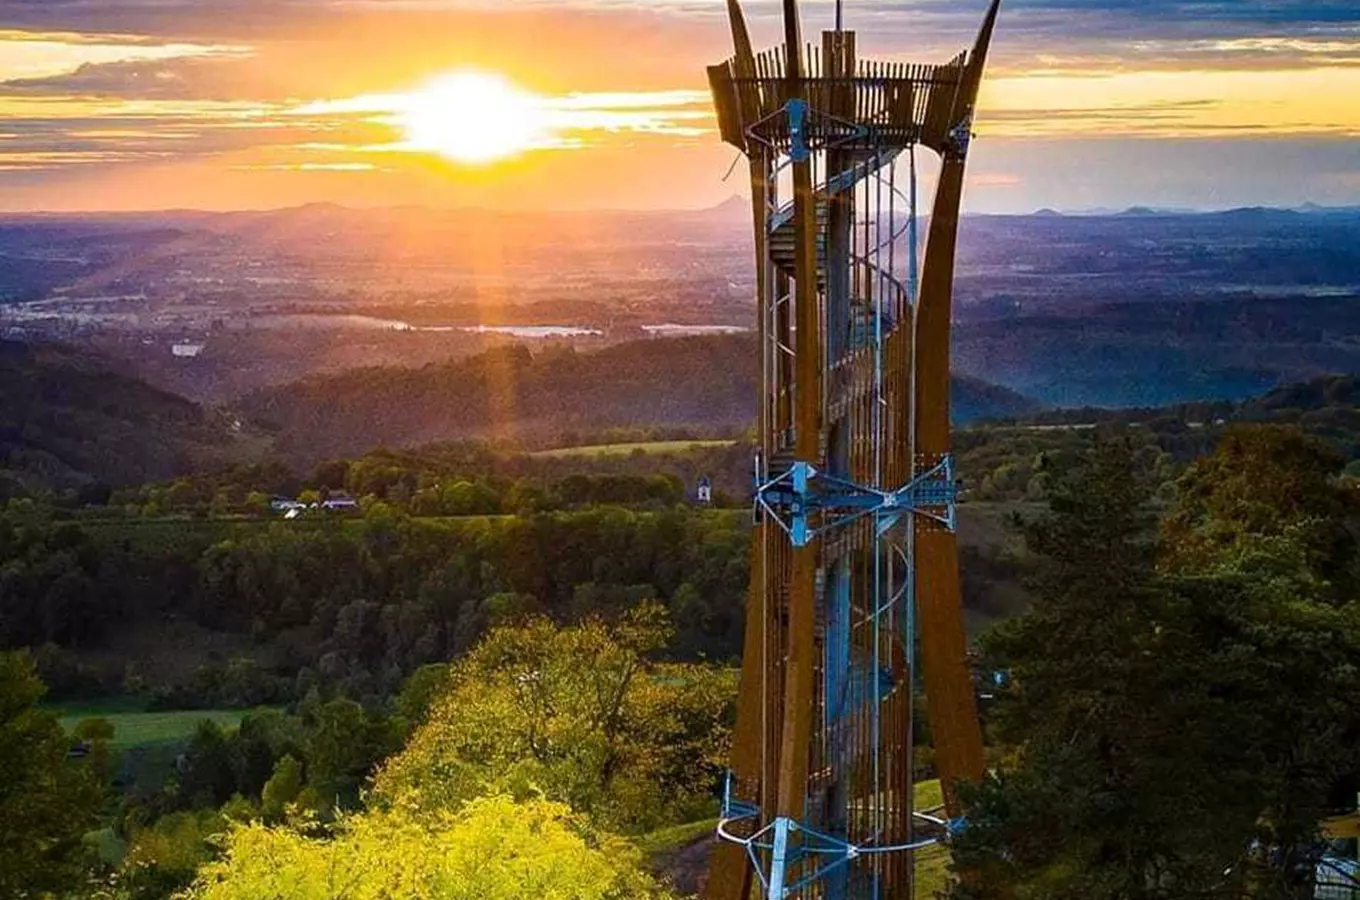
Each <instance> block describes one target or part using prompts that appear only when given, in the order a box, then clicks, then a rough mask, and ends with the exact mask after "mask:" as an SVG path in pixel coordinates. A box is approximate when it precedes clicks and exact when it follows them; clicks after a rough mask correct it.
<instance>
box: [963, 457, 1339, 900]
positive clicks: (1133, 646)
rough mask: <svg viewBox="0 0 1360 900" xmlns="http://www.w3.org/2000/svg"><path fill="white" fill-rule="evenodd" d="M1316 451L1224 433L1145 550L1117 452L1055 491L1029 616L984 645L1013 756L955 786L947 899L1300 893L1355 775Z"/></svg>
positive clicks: (1332, 546) (1135, 497)
mask: <svg viewBox="0 0 1360 900" xmlns="http://www.w3.org/2000/svg"><path fill="white" fill-rule="evenodd" d="M1331 464H1332V463H1331V462H1328V461H1327V455H1326V454H1325V453H1319V452H1317V450H1316V448H1310V447H1309V446H1308V445H1307V443H1306V442H1303V441H1302V440H1301V439H1300V438H1299V437H1298V436H1297V435H1296V434H1290V433H1288V432H1267V431H1261V430H1252V431H1250V432H1246V433H1244V436H1243V437H1241V438H1240V439H1233V440H1227V441H1225V442H1224V445H1223V446H1222V447H1221V448H1220V449H1219V451H1218V452H1217V453H1216V454H1215V455H1214V456H1212V457H1210V458H1208V459H1205V460H1202V461H1200V462H1199V463H1197V464H1196V465H1195V466H1194V467H1193V468H1192V470H1191V472H1190V473H1189V474H1188V475H1187V476H1186V479H1185V482H1184V483H1183V485H1182V490H1181V491H1180V503H1179V505H1178V506H1177V507H1175V508H1173V509H1172V510H1171V511H1170V512H1169V514H1168V516H1167V519H1166V522H1165V525H1164V529H1163V541H1162V544H1161V545H1160V546H1156V545H1154V544H1153V543H1152V541H1151V540H1150V539H1149V538H1150V531H1149V529H1148V528H1147V517H1146V515H1145V514H1144V513H1143V509H1144V508H1145V506H1146V503H1145V499H1146V496H1147V494H1146V488H1144V487H1142V486H1141V485H1140V484H1139V483H1138V481H1137V479H1136V478H1135V476H1134V475H1133V474H1132V473H1133V459H1132V457H1131V456H1129V455H1128V454H1127V453H1126V452H1123V451H1121V450H1120V449H1119V448H1116V447H1102V448H1098V449H1097V450H1096V452H1095V454H1094V455H1093V457H1092V458H1091V459H1090V460H1089V461H1088V464H1087V465H1086V466H1085V467H1083V468H1082V469H1081V470H1079V471H1078V472H1076V473H1075V474H1074V475H1073V476H1072V477H1070V478H1068V479H1066V480H1065V481H1063V482H1061V483H1060V484H1059V485H1058V486H1057V487H1056V488H1055V491H1054V496H1053V503H1052V514H1051V516H1049V517H1048V518H1047V519H1045V520H1042V521H1040V522H1038V523H1036V524H1034V525H1032V526H1031V527H1029V528H1028V529H1027V530H1026V537H1027V543H1028V545H1029V547H1030V549H1031V550H1032V551H1033V552H1034V553H1035V554H1036V556H1037V560H1036V563H1037V576H1036V578H1035V579H1034V584H1033V595H1034V605H1033V608H1032V609H1031V611H1030V612H1029V613H1027V614H1026V615H1024V616H1022V617H1020V618H1019V619H1016V620H1013V621H1011V622H1008V623H1005V624H1003V625H1001V626H999V627H998V628H996V629H995V630H994V631H993V632H991V633H990V634H989V635H988V636H987V637H986V638H985V640H984V648H985V651H986V653H987V655H988V657H989V659H990V660H991V661H992V664H993V665H995V666H997V667H999V668H1003V669H1005V670H1007V671H1008V672H1009V675H1010V681H1009V685H1008V687H1007V688H1006V690H1004V691H1003V692H1002V694H1001V697H1000V701H999V703H998V706H997V709H996V719H997V726H998V734H999V736H1000V737H1001V738H1002V739H1003V740H1005V741H1007V742H1008V743H1009V744H1010V745H1011V752H1010V755H1009V757H1008V759H1007V760H1006V761H1005V762H1004V763H1003V765H1002V766H1000V767H999V769H998V771H997V772H996V773H995V774H994V775H993V776H991V777H989V778H988V779H986V781H985V782H984V783H983V785H981V786H980V787H979V789H978V790H977V791H976V792H974V794H973V795H972V797H971V802H972V809H971V813H970V820H971V827H970V828H969V829H968V831H967V832H965V834H964V835H963V837H962V838H961V840H960V841H959V843H958V845H957V847H956V860H957V863H958V865H959V867H960V868H961V869H963V870H971V871H974V872H977V873H979V874H980V877H974V878H972V879H969V880H968V882H967V883H966V884H964V885H962V886H960V887H959V888H957V889H956V893H957V894H958V895H959V896H979V895H980V896H988V895H990V894H989V892H991V891H996V890H999V891H1001V895H1010V896H1016V895H1018V896H1021V897H1036V898H1038V897H1042V898H1055V900H1056V898H1073V900H1075V898H1079V897H1080V898H1111V900H1113V898H1121V900H1123V898H1168V900H1169V898H1182V897H1219V896H1222V897H1240V896H1256V897H1271V898H1275V897H1280V898H1286V897H1288V898H1302V897H1311V896H1312V891H1313V888H1312V880H1313V873H1314V870H1315V866H1316V860H1317V856H1318V855H1319V853H1320V845H1319V841H1318V838H1319V822H1320V820H1321V819H1322V818H1323V817H1324V816H1325V815H1327V814H1328V812H1329V804H1331V803H1332V802H1333V800H1332V798H1334V797H1336V796H1338V795H1341V794H1346V793H1349V795H1350V797H1349V800H1348V802H1353V799H1354V793H1355V791H1354V787H1355V785H1356V784H1357V783H1360V753H1357V750H1356V746H1357V741H1358V740H1360V606H1357V604H1356V602H1355V601H1354V599H1353V598H1350V597H1348V596H1346V595H1345V594H1344V593H1338V592H1337V590H1336V589H1335V586H1336V584H1337V583H1338V581H1337V580H1336V575H1337V573H1343V574H1344V572H1345V571H1346V568H1347V565H1348V562H1347V561H1348V560H1349V559H1351V558H1353V548H1352V547H1348V546H1346V543H1345V541H1344V540H1339V539H1338V538H1339V535H1340V533H1341V532H1339V531H1338V530H1337V528H1336V527H1333V526H1336V525H1344V523H1345V518H1346V511H1347V507H1346V498H1344V497H1338V495H1337V493H1336V487H1335V485H1334V483H1333V482H1332V480H1331V478H1330V476H1329V474H1328V471H1327V468H1328V466H1330V465H1331ZM1301 498H1302V499H1301ZM1319 522H1323V523H1329V524H1327V526H1326V527H1321V528H1319V527H1316V525H1317V523H1319ZM1155 559H1160V560H1161V569H1160V570H1158V568H1157V567H1156V566H1155V565H1154V560H1155Z"/></svg>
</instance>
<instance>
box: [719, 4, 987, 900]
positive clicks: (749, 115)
mask: <svg viewBox="0 0 1360 900" xmlns="http://www.w3.org/2000/svg"><path fill="white" fill-rule="evenodd" d="M998 5H999V0H993V2H992V3H991V7H990V9H989V10H988V11H987V14H986V18H985V19H984V22H983V25H982V29H981V32H980V34H979V36H978V39H977V42H976V44H975V46H974V47H973V49H972V50H971V52H965V53H961V54H960V55H959V56H957V57H956V58H954V59H953V60H951V61H949V62H947V63H945V64H943V65H909V64H902V63H878V62H872V61H868V60H862V59H859V58H858V57H857V56H856V52H855V34H854V33H853V32H848V31H842V30H840V29H839V28H838V29H837V30H836V31H831V32H826V33H824V34H823V35H822V41H821V45H820V46H805V45H804V43H803V40H802V36H801V25H800V19H799V14H798V9H797V0H784V23H785V40H784V43H783V45H782V46H780V47H776V48H774V49H772V50H768V51H766V52H763V53H760V54H757V53H755V52H754V50H753V49H752V46H751V40H750V37H749V34H748V32H747V28H746V23H745V19H744V16H743V13H742V10H741V7H740V4H739V0H728V11H729V16H730V19H731V25H732V36H733V42H734V44H735V51H736V52H735V55H734V56H733V57H732V58H731V59H729V60H728V61H727V62H724V63H722V64H721V65H717V66H713V67H711V68H710V69H709V81H710V84H711V86H712V90H713V97H714V103H715V106H716V109H717V114H718V123H719V128H720V131H721V134H722V138H723V140H724V141H726V142H727V143H729V144H732V145H733V146H735V147H737V148H739V149H740V150H741V151H742V152H743V153H745V154H746V156H747V157H748V159H749V161H750V175H751V188H752V192H751V193H752V214H753V223H754V227H755V237H756V263H757V279H756V282H757V300H758V309H759V333H760V346H761V348H762V351H761V357H762V358H761V367H762V368H761V371H762V377H761V395H760V425H759V428H760V435H761V447H762V450H761V454H760V456H759V458H758V460H757V466H756V469H757V472H756V477H757V488H758V489H757V510H758V512H759V513H760V521H759V522H758V524H757V526H756V531H755V537H754V542H753V549H752V558H751V573H752V574H751V590H750V595H749V599H748V603H747V615H746V635H745V642H744V656H743V667H742V679H741V690H740V695H739V700H738V711H737V729H736V737H735V746H734V750H733V756H732V774H731V776H730V778H729V782H728V788H727V792H726V797H725V800H724V805H723V818H722V824H721V825H720V827H719V836H720V837H721V838H722V841H721V842H720V844H719V847H718V849H717V850H716V851H715V854H714V858H713V864H712V869H711V873H710V880H709V883H708V889H707V894H708V897H709V898H711V900H747V898H748V897H750V896H752V895H753V894H754V893H758V894H760V895H762V896H768V897H770V898H781V900H782V898H783V897H786V896H798V897H826V898H880V897H881V898H902V900H908V898H910V897H911V887H912V870H913V860H914V854H915V852H916V851H917V850H919V849H921V848H923V847H925V846H927V845H929V844H931V843H934V842H937V841H939V840H941V839H943V838H944V837H945V836H946V835H947V833H948V830H949V828H950V825H951V822H955V821H957V819H958V817H959V816H960V815H961V814H962V810H961V809H960V806H959V801H958V796H957V791H956V788H957V785H958V784H959V783H960V782H961V781H965V780H975V779H978V778H980V777H981V775H982V773H983V756H982V740H981V734H980V730H979V726H978V720H977V710H976V703H975V699H974V693H973V687H972V679H971V676H970V672H969V668H968V664H967V660H966V636H965V633H964V627H963V619H962V611H961V605H960V596H959V572H958V552H957V543H956V540H955V535H954V526H955V515H954V504H955V499H956V498H955V480H954V469H953V462H952V458H951V457H950V455H949V450H950V447H949V384H950V378H949V360H950V347H949V342H950V321H951V306H952V294H953V278H954V256H955V243H956V236H957V232H958V221H959V206H960V202H961V198H962V190H963V175H964V167H965V161H966V157H967V153H968V145H969V140H970V137H971V130H972V120H973V110H974V106H975V103H976V99H977V94H978V87H979V83H980V81H981V78H982V72H983V68H984V66H985V62H986V56H987V49H988V46H989V44H990V42H991V36H992V31H993V28H994V25H995V22H996V15H997V8H998ZM838 25H839V13H838ZM917 148H927V149H929V150H931V151H934V152H936V153H938V154H939V156H940V158H941V169H940V176H939V181H938V185H937V188H936V196H935V202H934V208H933V211H932V213H931V217H930V231H929V236H928V240H927V242H926V251H925V259H924V263H923V265H922V266H921V267H920V271H919V277H918V266H917V252H916V248H917V244H918V242H917V240H916V237H917V235H916V230H915V228H916V166H915V163H916V152H917ZM900 163H901V164H909V165H903V166H902V168H905V169H907V174H906V177H904V178H902V179H901V180H900V181H899V178H898V172H899V164H900ZM918 665H919V668H920V670H921V675H922V677H921V679H920V684H921V685H922V686H923V687H924V690H925V694H926V696H927V697H928V698H929V704H928V707H929V721H930V730H931V735H932V737H933V740H934V747H935V754H936V755H935V758H936V764H937V768H938V770H939V773H940V775H941V778H942V781H943V784H944V791H945V806H946V809H945V812H944V814H943V815H932V814H928V813H926V812H924V811H920V810H913V809H912V791H913V779H912V746H913V734H912V704H913V695H914V693H915V689H916V687H917V683H918V679H917V677H916V670H917V668H918Z"/></svg>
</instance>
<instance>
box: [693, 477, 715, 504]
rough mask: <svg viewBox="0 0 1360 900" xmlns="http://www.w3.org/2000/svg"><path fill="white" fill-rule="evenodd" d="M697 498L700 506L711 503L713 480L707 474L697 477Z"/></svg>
mask: <svg viewBox="0 0 1360 900" xmlns="http://www.w3.org/2000/svg"><path fill="white" fill-rule="evenodd" d="M697 499H698V501H699V505H700V506H712V505H713V481H712V480H711V479H710V478H709V477H708V476H707V475H705V476H703V477H702V478H700V479H699V490H698V492H697Z"/></svg>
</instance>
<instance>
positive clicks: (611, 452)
mask: <svg viewBox="0 0 1360 900" xmlns="http://www.w3.org/2000/svg"><path fill="white" fill-rule="evenodd" d="M736 443H737V442H736V441H652V442H650V443H642V444H596V445H594V446H591V447H561V448H559V449H557V450H540V451H538V452H537V453H531V454H529V455H530V456H534V457H538V458H541V459H567V458H570V457H573V456H628V455H629V454H632V453H684V452H686V451H688V450H708V449H711V448H714V447H731V446H734V445H735V444H736Z"/></svg>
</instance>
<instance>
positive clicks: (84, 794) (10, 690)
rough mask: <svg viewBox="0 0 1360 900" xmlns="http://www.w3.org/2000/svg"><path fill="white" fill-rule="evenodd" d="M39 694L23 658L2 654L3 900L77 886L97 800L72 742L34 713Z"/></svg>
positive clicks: (22, 655) (29, 663)
mask: <svg viewBox="0 0 1360 900" xmlns="http://www.w3.org/2000/svg"><path fill="white" fill-rule="evenodd" d="M43 693H44V688H43V685H42V682H41V681H39V680H38V677H37V675H36V674H35V672H34V668H33V661H32V659H30V658H29V656H28V654H26V653H3V654H0V897H29V896H38V895H41V894H43V893H45V892H54V893H60V892H62V891H64V890H67V889H69V888H72V887H74V886H75V885H76V884H78V883H79V881H80V879H81V876H82V875H83V866H82V863H83V862H84V858H83V851H82V848H81V837H82V836H83V835H84V833H85V832H86V831H87V830H88V829H89V828H90V826H91V824H92V823H93V821H94V816H95V813H96V812H97V811H98V809H99V803H100V800H101V794H102V791H101V789H100V786H99V784H98V781H97V779H96V778H95V776H94V773H93V772H91V770H90V768H89V767H88V766H86V765H83V764H82V763H80V762H78V761H73V760H71V759H70V758H69V753H70V749H71V741H70V739H69V738H67V736H66V735H65V734H64V733H63V732H62V730H61V726H60V725H59V724H58V723H57V720H56V718H55V717H53V716H52V715H51V714H49V713H47V712H44V711H43V710H41V709H39V708H38V705H37V704H38V701H39V700H40V699H42V696H43Z"/></svg>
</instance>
